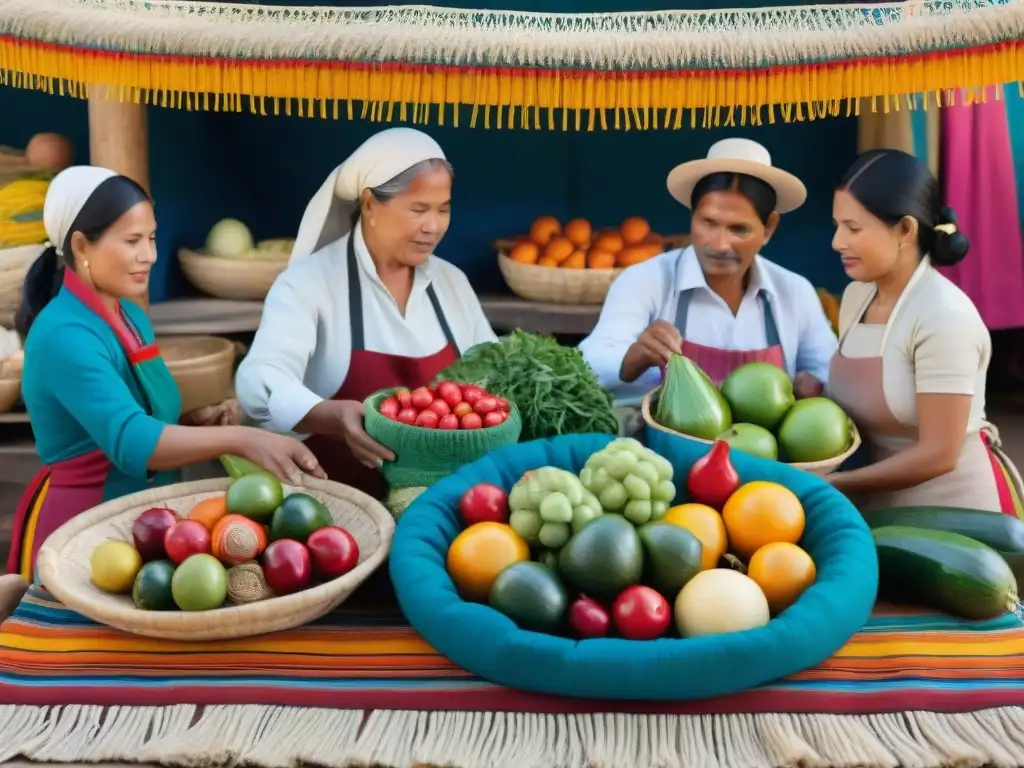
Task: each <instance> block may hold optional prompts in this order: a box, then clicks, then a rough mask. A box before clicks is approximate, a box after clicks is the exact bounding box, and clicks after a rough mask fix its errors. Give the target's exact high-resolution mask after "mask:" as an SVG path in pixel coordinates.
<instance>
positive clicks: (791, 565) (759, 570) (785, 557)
mask: <svg viewBox="0 0 1024 768" xmlns="http://www.w3.org/2000/svg"><path fill="white" fill-rule="evenodd" d="M816 573H817V571H816V569H815V567H814V561H813V560H812V559H811V556H810V555H809V554H807V553H806V552H805V551H804V550H802V549H800V547H798V546H797V545H796V544H790V543H789V542H785V541H776V542H773V543H771V544H765V545H764V546H763V547H761V548H760V549H759V550H757V552H755V553H754V555H753V557H751V558H750V563H749V564H748V565H747V576H749V577H750V578H752V579H753V580H754V581H755V582H757V586H759V587H760V588H761V591H762V592H764V596H765V597H766V598H768V607H769V608H771V611H772V613H773V614H777V613H781V612H782V611H784V610H786V609H787V608H789V606H791V605H792V604H793V603H795V602H796V600H797V598H798V597H800V595H802V594H803V593H804V590H805V589H807V588H808V587H809V586H811V584H813V583H814V577H815V575H816Z"/></svg>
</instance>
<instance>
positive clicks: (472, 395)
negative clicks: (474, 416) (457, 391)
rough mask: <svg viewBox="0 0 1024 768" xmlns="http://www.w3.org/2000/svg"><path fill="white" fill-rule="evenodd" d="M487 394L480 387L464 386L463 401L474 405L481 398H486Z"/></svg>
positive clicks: (473, 385)
mask: <svg viewBox="0 0 1024 768" xmlns="http://www.w3.org/2000/svg"><path fill="white" fill-rule="evenodd" d="M486 394H487V393H486V392H484V391H483V390H482V389H480V387H478V386H476V385H475V384H464V385H463V386H462V399H463V400H465V401H466V402H467V403H469V404H470V405H473V404H474V403H475V402H476V401H477V400H479V399H480V398H481V397H484V396H485V395H486Z"/></svg>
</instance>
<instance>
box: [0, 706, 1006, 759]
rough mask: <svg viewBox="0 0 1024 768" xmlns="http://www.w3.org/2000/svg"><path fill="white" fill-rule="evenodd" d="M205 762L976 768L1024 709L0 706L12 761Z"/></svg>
mask: <svg viewBox="0 0 1024 768" xmlns="http://www.w3.org/2000/svg"><path fill="white" fill-rule="evenodd" d="M18 756H24V757H25V758H27V759H29V760H33V761H36V762H56V763H86V762H123V763H146V764H154V763H155V764H162V765H166V766H181V767H182V768H185V767H186V766H188V767H189V768H194V767H197V766H206V767H207V768H214V767H215V766H236V765H252V766H260V767H261V768H293V766H296V765H300V764H313V765H321V766H326V767H328V768H354V767H355V766H378V768H414V766H416V767H418V768H422V767H424V766H445V768H695V767H696V766H715V767H716V768H797V767H798V766H799V767H800V768H854V767H856V768H897V767H898V766H922V767H924V766H927V767H928V768H947V767H948V768H953V766H956V768H966V767H967V766H982V765H992V766H1018V765H1024V709H1021V708H1020V707H1002V708H1000V709H989V710H981V711H978V712H965V713H951V714H942V713H934V712H901V713H893V714H878V715H831V714H806V715H790V714H758V715H690V716H671V715H636V714H601V713H593V714H583V715H541V714H531V713H510V712H415V711H387V710H375V711H372V712H363V711H360V710H336V709H313V708H309V709H303V708H298V707H269V706H267V707H259V706H212V707H205V708H199V707H193V706H190V705H184V704H183V705H177V706H173V707H109V708H107V707H97V706H79V705H70V706H60V707H26V706H7V707H4V706H0V762H6V761H8V760H11V759H12V758H16V757H18Z"/></svg>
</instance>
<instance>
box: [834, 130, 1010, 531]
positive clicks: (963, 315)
mask: <svg viewBox="0 0 1024 768" xmlns="http://www.w3.org/2000/svg"><path fill="white" fill-rule="evenodd" d="M832 216H833V219H834V220H835V226H836V234H835V237H834V238H833V240H832V247H833V248H835V250H836V251H838V252H839V254H840V256H841V258H842V262H843V268H844V269H845V270H846V274H847V275H849V276H850V277H851V278H853V280H854V281H855V282H853V283H851V284H850V285H849V286H848V287H847V289H846V292H845V293H844V294H843V300H842V303H841V305H840V309H839V351H838V352H837V353H836V355H835V357H834V358H833V360H832V365H831V369H830V371H829V391H830V394H831V397H832V398H833V399H834V400H835V401H836V402H837V403H839V404H840V405H841V406H842V407H843V408H844V409H846V412H847V413H849V414H850V416H851V417H852V418H853V420H854V421H855V422H856V424H857V426H858V428H859V429H860V431H861V434H862V435H863V436H864V438H865V442H866V443H867V445H868V446H869V448H870V449H871V457H872V461H873V463H872V464H870V465H869V466H866V467H864V468H861V469H854V470H851V471H847V472H838V473H836V474H834V475H831V477H830V478H829V480H830V481H831V483H832V484H833V485H834V486H835V487H836V488H838V489H839V490H841V491H843V492H844V493H846V494H848V495H851V496H853V497H854V498H855V499H856V500H857V501H858V502H859V503H860V504H861V508H862V509H873V508H880V507H892V506H915V505H930V504H931V505H944V506H959V507H968V508H974V509H984V510H988V511H992V512H1005V513H1007V514H1010V515H1018V516H1022V517H1024V513H1022V506H1021V495H1022V493H1021V483H1020V476H1019V475H1018V474H1017V470H1016V469H1015V468H1014V466H1013V464H1012V463H1011V462H1010V461H1009V459H1007V457H1006V456H1005V454H1003V452H1002V451H1001V450H1000V445H999V437H998V433H997V432H996V431H995V429H994V428H993V427H992V426H991V425H990V424H988V422H986V421H985V377H986V373H987V371H988V364H989V358H990V356H991V340H990V338H989V334H988V329H986V327H985V324H984V322H982V319H981V316H980V315H979V314H978V310H977V308H976V307H975V306H974V304H973V303H972V302H971V300H970V299H969V298H968V297H967V295H966V294H965V293H964V292H963V291H961V290H960V289H959V288H957V287H956V286H955V285H954V284H953V283H951V282H950V281H949V280H947V279H946V278H945V277H943V276H942V275H941V274H939V272H938V271H936V270H935V269H934V268H933V266H932V265H939V266H951V265H953V264H957V263H959V262H960V261H962V260H963V258H964V257H965V256H967V253H968V251H969V250H970V243H969V242H968V240H967V237H966V236H964V234H963V233H962V232H960V230H959V229H958V228H957V220H956V214H955V213H954V212H953V211H952V210H951V209H949V208H948V207H945V206H943V204H942V191H941V189H940V187H939V184H938V182H937V181H936V180H935V177H934V176H932V174H931V172H930V171H929V170H928V168H927V167H926V166H925V165H924V164H923V163H921V162H920V161H919V160H917V159H916V158H915V157H913V156H912V155H908V154H907V153H905V152H899V151H896V150H889V149H881V150H875V151H872V152H868V153H866V154H863V155H861V156H860V157H858V158H857V160H856V161H855V162H854V163H853V165H852V166H851V167H850V169H849V170H848V171H847V172H846V175H845V176H844V177H843V179H842V181H840V183H839V186H838V188H837V189H836V192H835V197H834V200H833V204H832Z"/></svg>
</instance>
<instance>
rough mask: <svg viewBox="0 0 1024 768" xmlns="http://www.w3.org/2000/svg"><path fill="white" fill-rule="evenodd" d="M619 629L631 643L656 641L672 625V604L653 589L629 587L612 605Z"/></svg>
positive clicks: (616, 625)
mask: <svg viewBox="0 0 1024 768" xmlns="http://www.w3.org/2000/svg"><path fill="white" fill-rule="evenodd" d="M612 620H613V621H614V622H615V628H616V629H617V630H619V632H620V633H621V634H622V636H623V637H624V638H626V639H627V640H654V639H655V638H657V637H661V636H662V635H663V634H664V633H665V630H666V629H668V625H669V622H670V621H672V609H671V608H669V605H668V601H667V600H666V599H665V598H664V597H662V596H661V595H660V594H659V593H657V592H655V591H654V590H653V589H651V588H650V587H644V586H640V585H636V586H633V587H626V589H624V590H622V592H620V593H619V596H618V597H616V598H615V602H614V603H612Z"/></svg>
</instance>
